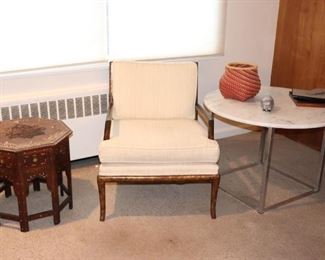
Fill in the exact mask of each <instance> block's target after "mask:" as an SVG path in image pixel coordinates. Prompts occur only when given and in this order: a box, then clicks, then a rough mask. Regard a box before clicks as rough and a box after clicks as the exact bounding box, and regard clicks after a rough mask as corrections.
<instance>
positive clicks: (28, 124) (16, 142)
mask: <svg viewBox="0 0 325 260" xmlns="http://www.w3.org/2000/svg"><path fill="white" fill-rule="evenodd" d="M71 134H72V131H71V130H70V128H68V127H67V126H66V125H65V124H64V123H63V122H62V121H59V120H54V119H43V118H36V117H35V118H22V119H16V120H5V121H2V122H0V150H4V151H11V152H19V151H23V150H28V149H35V148H41V147H46V146H52V145H56V144H57V143H59V142H60V141H62V140H63V139H64V138H66V137H67V136H69V135H71Z"/></svg>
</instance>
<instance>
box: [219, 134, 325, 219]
mask: <svg viewBox="0 0 325 260" xmlns="http://www.w3.org/2000/svg"><path fill="white" fill-rule="evenodd" d="M273 136H274V128H262V132H261V139H260V147H259V154H258V160H257V162H255V163H250V164H247V165H243V166H240V167H237V168H235V169H231V170H229V171H225V172H224V173H221V176H224V175H227V174H231V173H235V172H238V171H240V170H244V169H248V168H251V167H254V166H257V165H262V166H263V172H262V181H261V186H260V195H259V199H258V205H257V207H256V206H253V205H251V203H248V202H247V201H244V200H243V199H241V198H240V197H238V196H237V195H235V194H233V193H230V192H228V191H227V190H225V189H224V188H223V187H222V186H221V187H220V189H221V190H223V191H224V192H226V193H228V194H229V195H231V196H232V197H234V198H235V199H237V200H239V201H241V202H242V203H244V204H245V205H246V206H248V207H250V208H252V209H255V210H256V211H257V212H258V213H260V214H263V213H264V212H265V211H267V210H270V209H275V208H278V207H280V206H283V205H286V204H288V203H290V202H293V201H295V200H298V199H301V198H304V197H306V196H308V195H311V194H314V193H317V192H318V191H319V190H320V186H321V182H322V176H323V172H324V162H325V128H324V130H323V141H322V147H321V152H320V163H319V169H318V172H317V176H316V180H315V185H314V186H312V185H310V184H307V183H305V182H303V181H301V180H299V179H297V178H295V177H293V176H291V175H289V174H287V173H285V172H283V171H281V170H279V169H277V168H274V167H272V166H271V158H272V146H273ZM270 169H272V170H274V171H276V172H277V173H279V174H281V175H283V176H285V177H287V178H289V179H291V180H293V181H295V182H296V183H299V184H301V185H303V186H305V187H306V188H308V189H309V190H308V191H306V192H303V193H302V194H299V195H296V196H293V197H291V198H289V199H286V200H283V201H281V202H278V203H275V204H273V205H270V206H267V207H266V196H267V188H268V182H269V172H270Z"/></svg>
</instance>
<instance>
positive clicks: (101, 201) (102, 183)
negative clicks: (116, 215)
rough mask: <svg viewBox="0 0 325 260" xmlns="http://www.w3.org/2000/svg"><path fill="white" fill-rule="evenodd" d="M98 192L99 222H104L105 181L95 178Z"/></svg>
mask: <svg viewBox="0 0 325 260" xmlns="http://www.w3.org/2000/svg"><path fill="white" fill-rule="evenodd" d="M97 184H98V191H99V205H100V221H105V218H106V198H105V181H103V180H101V179H100V178H99V177H98V178H97Z"/></svg>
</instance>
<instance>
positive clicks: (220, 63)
mask: <svg viewBox="0 0 325 260" xmlns="http://www.w3.org/2000/svg"><path fill="white" fill-rule="evenodd" d="M278 8H279V1H278V0H228V5H227V16H226V32H225V35H226V41H225V52H224V55H223V56H220V57H218V58H216V59H209V60H205V61H202V62H200V74H199V76H200V79H199V87H200V92H199V100H200V101H201V102H202V100H203V97H204V95H205V94H206V93H208V92H210V91H212V90H215V89H217V88H219V79H220V77H221V75H222V74H223V72H224V67H225V65H226V64H227V63H229V62H234V61H241V62H248V63H254V64H257V65H258V71H259V75H260V79H261V82H262V85H266V86H267V85H270V79H271V70H272V61H273V50H274V43H275V34H276V23H277V16H278ZM243 132H246V130H243V129H242V128H238V127H234V126H233V125H229V124H225V123H223V122H221V121H218V120H216V123H215V133H216V138H223V137H227V136H231V135H235V134H240V133H243Z"/></svg>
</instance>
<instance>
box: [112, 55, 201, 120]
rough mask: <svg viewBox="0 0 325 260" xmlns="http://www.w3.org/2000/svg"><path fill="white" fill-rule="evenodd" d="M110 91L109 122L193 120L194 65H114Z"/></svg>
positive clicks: (120, 62)
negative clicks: (123, 120)
mask: <svg viewBox="0 0 325 260" xmlns="http://www.w3.org/2000/svg"><path fill="white" fill-rule="evenodd" d="M110 88H111V89H110V91H111V94H112V98H113V102H114V106H113V111H112V117H113V119H176V118H179V119H181V118H182V119H194V117H195V103H196V96H197V64H196V63H194V62H177V63H176V62H170V63H169V62H168V63H166V62H164V63H162V62H123V61H114V62H112V63H111V66H110Z"/></svg>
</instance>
